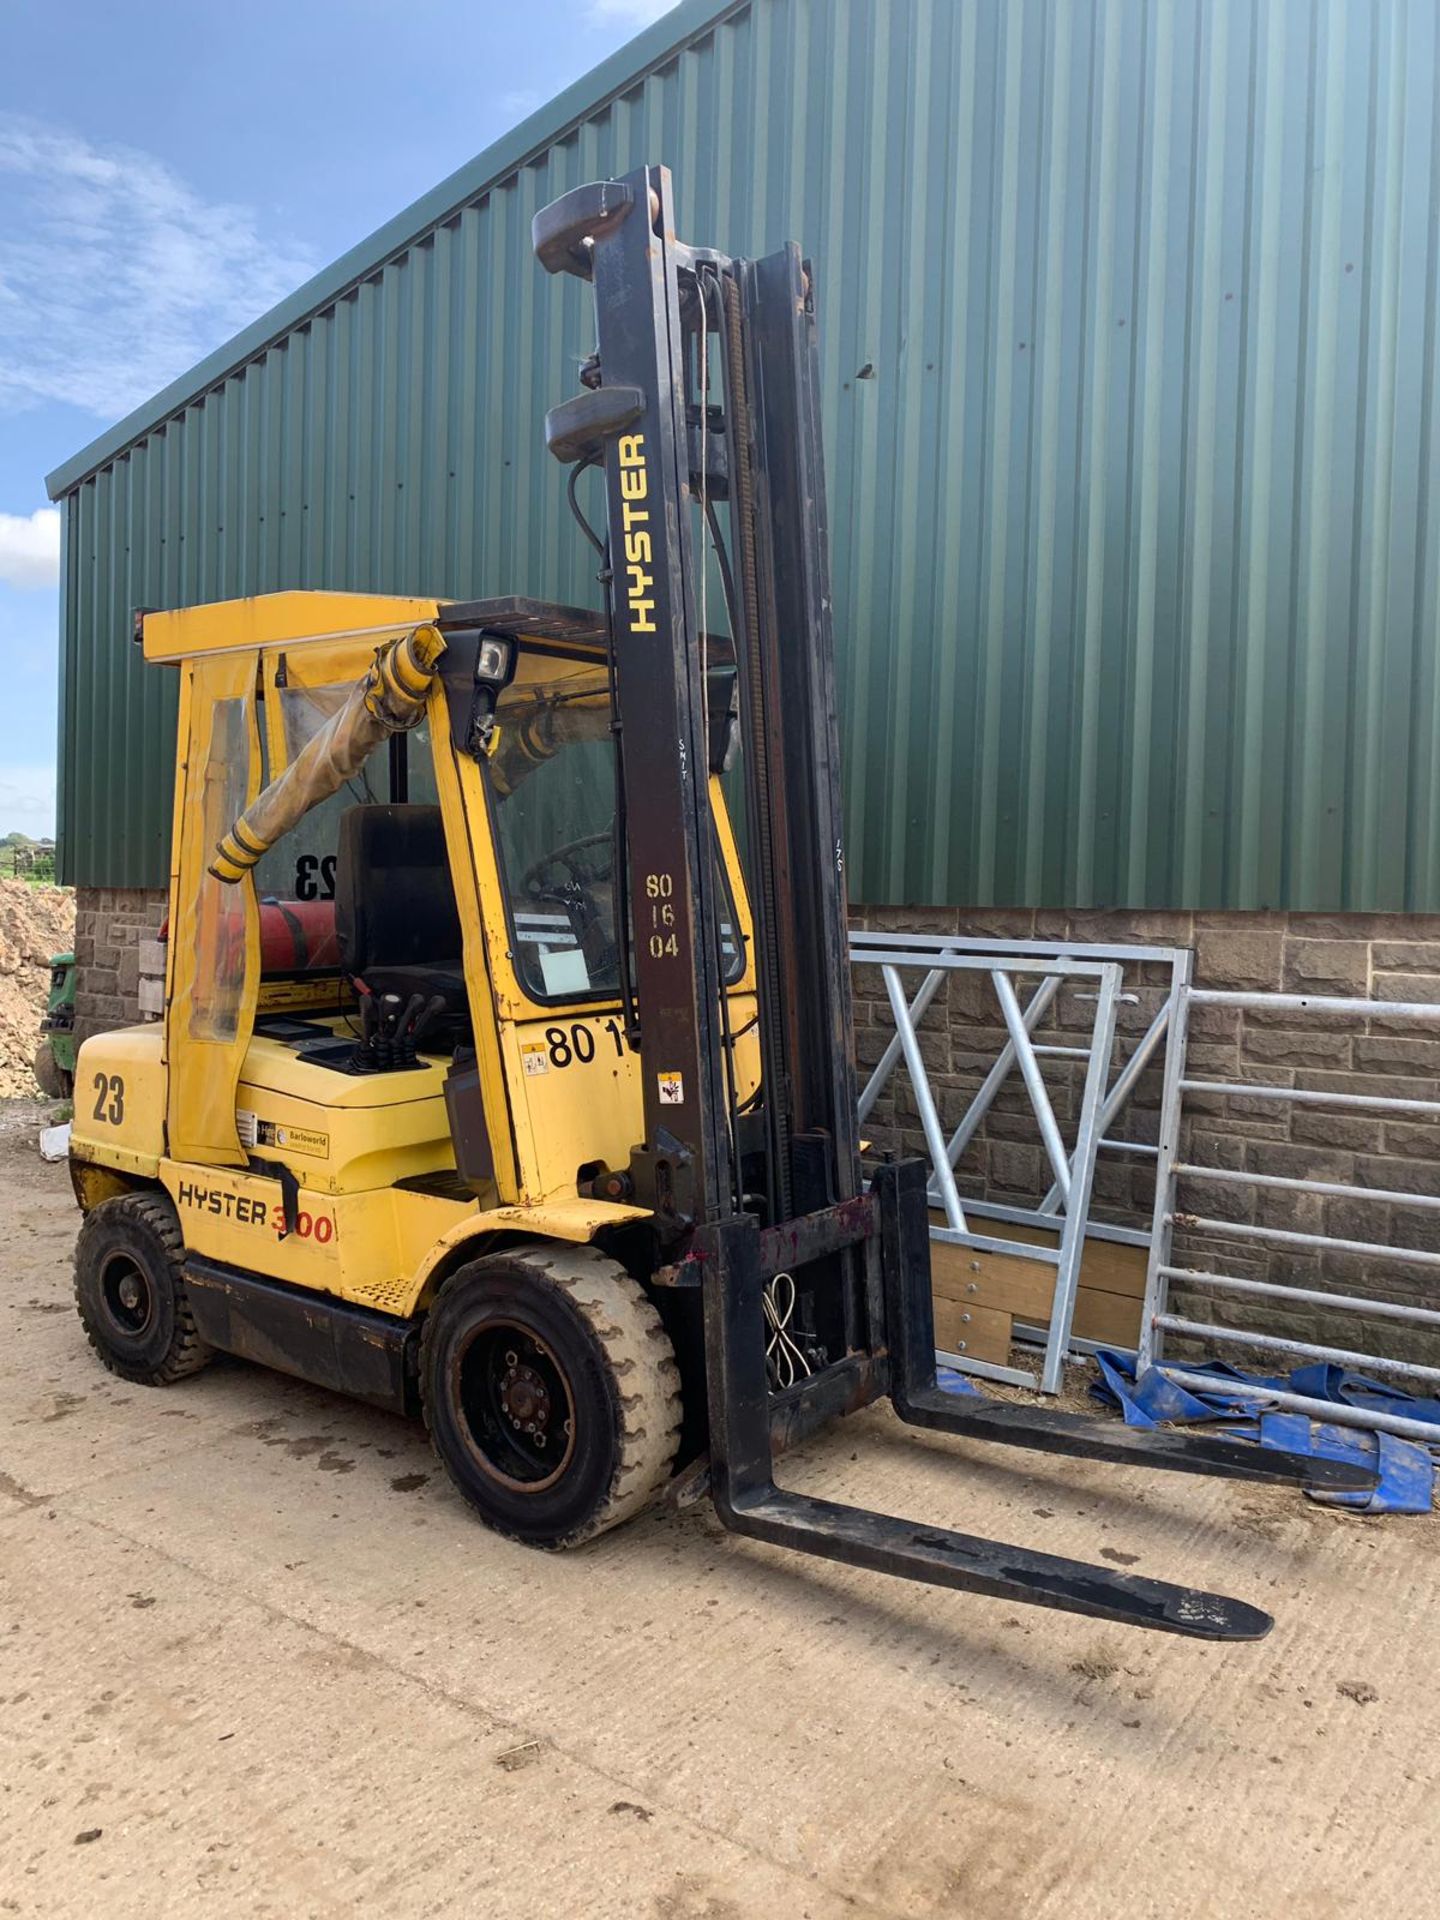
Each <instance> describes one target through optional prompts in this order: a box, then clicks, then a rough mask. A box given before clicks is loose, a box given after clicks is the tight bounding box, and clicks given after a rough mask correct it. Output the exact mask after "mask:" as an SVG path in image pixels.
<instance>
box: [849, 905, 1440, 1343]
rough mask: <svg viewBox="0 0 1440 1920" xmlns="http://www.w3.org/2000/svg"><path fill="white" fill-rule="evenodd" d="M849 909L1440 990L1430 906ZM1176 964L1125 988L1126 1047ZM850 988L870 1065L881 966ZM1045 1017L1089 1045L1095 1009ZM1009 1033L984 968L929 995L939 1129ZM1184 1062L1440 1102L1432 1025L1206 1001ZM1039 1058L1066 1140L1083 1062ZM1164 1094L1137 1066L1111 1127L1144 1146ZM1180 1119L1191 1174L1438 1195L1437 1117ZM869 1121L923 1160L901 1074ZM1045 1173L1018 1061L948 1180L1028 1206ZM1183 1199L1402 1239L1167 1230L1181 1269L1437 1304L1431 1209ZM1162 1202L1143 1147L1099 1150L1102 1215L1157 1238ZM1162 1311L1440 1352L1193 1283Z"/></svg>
mask: <svg viewBox="0 0 1440 1920" xmlns="http://www.w3.org/2000/svg"><path fill="white" fill-rule="evenodd" d="M853 919H854V921H855V924H856V925H857V926H863V927H868V928H870V929H872V930H875V931H879V932H924V933H941V932H943V933H957V932H958V933H965V934H971V935H975V936H980V937H989V938H1000V939H1031V938H1035V939H1044V940H1062V939H1064V940H1072V939H1073V940H1085V941H1110V942H1113V943H1117V944H1127V945H1131V944H1142V943H1154V944H1157V945H1160V944H1163V945H1169V946H1186V947H1190V948H1192V949H1193V951H1194V954H1195V981H1196V984H1197V985H1200V986H1210V987H1217V988H1221V987H1226V988H1242V989H1253V990H1273V991H1284V992H1309V993H1317V994H1340V995H1363V994H1372V995H1374V996H1376V997H1379V998H1386V999H1395V1000H1409V1001H1426V1002H1431V1001H1440V915H1430V916H1419V915H1413V916H1411V915H1395V914H1284V913H1098V912H1047V911H1043V910H1041V911H1035V912H1031V911H1027V910H1014V911H1007V910H994V911H988V912H966V911H959V912H957V911H954V910H949V909H935V910H932V909H911V910H900V909H890V908H883V909H875V910H871V911H866V910H865V909H863V908H861V909H857V910H856V911H855V913H854V915H853ZM1166 977H1167V975H1166V974H1165V973H1164V971H1163V970H1152V969H1149V968H1144V969H1141V971H1140V974H1139V976H1138V978H1127V983H1126V984H1127V988H1134V989H1135V990H1136V991H1137V995H1138V998H1137V1002H1136V1003H1131V1004H1126V1005H1124V1006H1122V1008H1121V1010H1120V1041H1119V1045H1120V1049H1121V1052H1122V1054H1124V1053H1128V1051H1129V1050H1130V1048H1131V1047H1132V1046H1133V1045H1134V1043H1135V1041H1136V1040H1137V1039H1138V1037H1139V1035H1140V1034H1141V1033H1143V1032H1144V1030H1145V1028H1146V1027H1147V1026H1148V1024H1149V1021H1150V1019H1151V1017H1152V1015H1153V1013H1154V1011H1155V1008H1156V1007H1157V1006H1158V1004H1159V1002H1160V999H1161V997H1162V993H1163V985H1164V980H1165V978H1166ZM914 984H916V985H918V976H916V977H915V979H914ZM855 987H856V1000H857V1003H856V1028H857V1054H858V1059H859V1062H860V1068H861V1073H862V1076H863V1074H864V1073H865V1072H866V1071H868V1069H869V1068H870V1067H872V1066H873V1065H874V1064H875V1062H876V1061H877V1060H878V1058H879V1056H880V1053H881V1051H882V1050H883V1048H884V1046H885V1044H886V1041H887V1040H888V1039H889V1037H890V1035H891V1033H892V1032H893V1025H892V1023H891V1019H890V1010H889V1005H888V1002H887V1001H886V997H885V992H884V986H883V983H882V982H881V980H880V977H879V974H878V971H877V970H876V969H874V968H857V969H856V975H855ZM912 991H913V987H912ZM1052 1012H1053V1018H1052V1016H1051V1015H1049V1014H1047V1016H1046V1017H1045V1019H1044V1020H1043V1021H1042V1022H1041V1026H1040V1028H1039V1029H1038V1030H1037V1034H1036V1038H1037V1040H1039V1041H1040V1042H1042V1043H1044V1044H1052V1045H1054V1044H1059V1045H1066V1044H1069V1045H1074V1044H1077V1043H1081V1044H1083V1042H1084V1040H1085V1037H1086V1034H1087V1033H1088V1030H1089V1028H1090V1027H1091V1026H1092V1025H1093V1020H1094V1006H1093V1002H1086V1001H1084V1000H1082V999H1081V998H1080V997H1079V996H1078V991H1077V990H1076V989H1071V988H1068V987H1067V988H1065V989H1062V991H1061V993H1060V994H1059V995H1058V996H1057V999H1056V1001H1055V1004H1054V1008H1053V1010H1052ZM1005 1038H1006V1035H1005V1030H1004V1027H1003V1024H1002V1022H1001V1018H1000V1013H999V1008H998V1006H997V1004H996V1001H995V995H994V990H993V988H992V987H991V986H990V983H989V980H988V977H987V976H985V975H984V974H971V975H968V976H963V975H961V976H953V977H952V978H951V980H950V982H949V983H948V992H942V993H941V994H940V995H938V996H937V998H936V1000H935V1002H934V1003H933V1004H932V1007H931V1009H930V1011H929V1013H928V1014H927V1016H926V1018H925V1020H924V1022H923V1023H922V1025H921V1027H920V1040H921V1047H922V1051H923V1053H924V1057H925V1062H926V1067H927V1070H928V1073H929V1076H930V1083H931V1086H932V1088H933V1090H934V1092H935V1094H936V1098H937V1102H938V1104H939V1107H940V1112H941V1121H942V1124H943V1125H944V1126H945V1127H946V1129H947V1131H948V1130H949V1129H951V1128H953V1127H954V1126H955V1125H956V1124H958V1122H959V1120H960V1117H961V1115H962V1114H963V1113H964V1111H965V1109H966V1107H967V1106H968V1104H969V1101H970V1098H971V1096H972V1095H973V1093H974V1092H975V1089H976V1088H977V1087H978V1085H979V1083H980V1081H981V1079H982V1078H983V1076H984V1074H985V1073H986V1072H987V1071H988V1070H989V1068H990V1066H991V1065H992V1064H993V1063H994V1060H995V1056H996V1054H997V1053H998V1052H999V1050H1000V1049H1001V1047H1003V1045H1004V1043H1005ZM1188 1059H1189V1067H1190V1071H1191V1074H1192V1076H1193V1077H1195V1078H1197V1079H1199V1078H1206V1079H1216V1080H1228V1081H1232V1082H1243V1081H1247V1080H1253V1081H1256V1082H1261V1083H1267V1082H1268V1083H1269V1084H1272V1085H1284V1086H1294V1087H1298V1088H1309V1089H1315V1090H1321V1089H1323V1090H1327V1091H1330V1092H1336V1093H1365V1094H1383V1095H1387V1096H1390V1097H1397V1098H1403V1099H1412V1098H1418V1099H1437V1098H1440V1021H1437V1022H1436V1023H1435V1025H1434V1026H1433V1027H1430V1026H1421V1025H1418V1024H1416V1023H1414V1022H1409V1023H1402V1022H1397V1021H1386V1020H1381V1019H1375V1020H1370V1021H1354V1020H1349V1019H1336V1018H1331V1019H1326V1020H1324V1021H1323V1022H1322V1021H1321V1020H1319V1019H1317V1018H1313V1017H1306V1016H1305V1015H1302V1014H1295V1013H1285V1012H1244V1013H1242V1012H1240V1011H1239V1010H1237V1009H1233V1008H1219V1007H1196V1008H1195V1009H1194V1010H1193V1013H1192V1019H1191V1031H1190V1046H1189V1054H1188ZM1042 1067H1043V1071H1044V1075H1045V1079H1046V1083H1047V1086H1049V1087H1050V1089H1051V1091H1052V1095H1053V1098H1054V1103H1055V1107H1056V1112H1057V1114H1058V1116H1059V1118H1060V1121H1061V1125H1062V1129H1063V1130H1064V1131H1065V1132H1066V1134H1067V1137H1069V1138H1073V1126H1074V1121H1075V1118H1076V1115H1077V1113H1078V1109H1079V1099H1080V1090H1081V1082H1082V1079H1083V1073H1084V1064H1083V1062H1080V1061H1074V1060H1066V1059H1055V1058H1053V1057H1051V1058H1044V1057H1043V1056H1042ZM1160 1095H1161V1070H1160V1065H1159V1063H1158V1061H1157V1064H1156V1065H1155V1066H1154V1067H1153V1068H1152V1069H1150V1070H1147V1072H1146V1073H1145V1074H1144V1075H1142V1077H1141V1079H1140V1082H1139V1084H1138V1086H1137V1088H1136V1093H1135V1097H1134V1100H1133V1102H1132V1104H1131V1107H1130V1110H1129V1113H1128V1115H1127V1116H1126V1118H1125V1121H1124V1124H1123V1125H1122V1126H1121V1127H1120V1128H1119V1129H1118V1131H1120V1132H1121V1133H1123V1134H1124V1135H1125V1137H1127V1138H1129V1139H1132V1140H1137V1141H1141V1142H1145V1143H1148V1144H1152V1145H1153V1144H1154V1142H1155V1141H1156V1139H1157V1138H1158V1132H1159V1118H1160ZM1185 1113H1186V1116H1187V1119H1186V1124H1185V1130H1184V1134H1183V1136H1182V1153H1183V1156H1184V1158H1185V1159H1186V1160H1187V1161H1190V1162H1192V1163H1194V1164H1196V1165H1199V1166H1213V1167H1223V1168H1244V1169H1247V1170H1249V1171H1252V1172H1263V1173H1269V1174H1278V1175H1281V1176H1283V1177H1287V1178H1291V1179H1303V1180H1322V1181H1326V1182H1331V1183H1336V1184H1344V1185H1353V1186H1360V1187H1367V1188H1369V1187H1373V1188H1376V1189H1377V1190H1380V1191H1382V1192H1385V1193H1387V1194H1396V1195H1403V1194H1406V1193H1416V1194H1425V1195H1440V1121H1430V1120H1425V1119H1423V1117H1422V1118H1421V1119H1418V1120H1417V1119H1416V1118H1408V1119H1407V1118H1405V1117H1403V1116H1401V1117H1395V1118H1392V1117H1389V1116H1385V1115H1380V1114H1374V1113H1366V1112H1363V1111H1349V1112H1346V1111H1344V1110H1343V1109H1342V1110H1326V1109H1322V1108H1317V1107H1307V1106H1290V1105H1286V1104H1280V1103H1276V1102H1273V1101H1263V1100H1257V1099H1248V1100H1247V1099H1245V1098H1243V1097H1238V1096H1226V1095H1212V1094H1194V1095H1187V1096H1186V1102H1185ZM866 1131H867V1133H868V1134H869V1135H871V1136H872V1137H873V1138H874V1139H875V1140H876V1141H877V1142H880V1143H882V1144H889V1145H893V1146H896V1147H898V1148H900V1149H902V1150H904V1151H906V1152H919V1153H923V1152H924V1150H925V1148H924V1138H923V1135H922V1133H921V1131H920V1124H919V1117H918V1114H917V1112H916V1109H915V1103H914V1099H913V1096H912V1094H911V1092H910V1089H909V1084H908V1081H907V1080H906V1078H905V1076H904V1072H903V1069H900V1070H898V1071H897V1073H896V1075H895V1077H894V1078H893V1079H892V1081H891V1084H890V1090H889V1092H888V1094H887V1095H886V1096H885V1097H884V1098H883V1100H882V1101H881V1103H880V1105H879V1106H878V1107H877V1109H876V1111H875V1113H874V1115H873V1116H872V1117H871V1119H870V1120H869V1121H868V1122H867V1127H866ZM1049 1184H1050V1171H1049V1167H1048V1163H1047V1162H1046V1160H1045V1156H1044V1152H1043V1149H1042V1148H1041V1146H1040V1144H1039V1136H1038V1133H1037V1130H1036V1126H1035V1121H1034V1117H1033V1113H1032V1110H1031V1108H1030V1104H1029V1101H1028V1099H1027V1098H1026V1095H1025V1092H1024V1089H1023V1087H1022V1086H1021V1084H1020V1080H1019V1076H1018V1074H1017V1075H1014V1076H1012V1078H1011V1080H1010V1082H1009V1083H1008V1084H1007V1086H1006V1087H1005V1088H1004V1089H1003V1091H1002V1092H1001V1094H1000V1096H999V1098H998V1099H997V1101H996V1104H995V1107H994V1108H993V1110H992V1112H991V1115H990V1118H989V1120H988V1122H987V1123H986V1125H985V1126H984V1127H983V1129H982V1131H981V1133H980V1134H979V1135H978V1136H977V1138H976V1140H975V1141H974V1142H973V1143H972V1145H971V1147H970V1149H969V1150H968V1152H967V1153H966V1155H965V1157H964V1158H963V1159H962V1161H961V1163H960V1167H959V1169H958V1174H957V1185H958V1187H959V1189H960V1193H961V1195H962V1197H966V1196H968V1197H970V1198H972V1199H983V1200H991V1201H997V1202H1002V1203H1005V1204H1008V1205H1012V1206H1025V1205H1031V1206H1033V1205H1034V1204H1036V1203H1037V1202H1038V1201H1039V1199H1040V1198H1041V1196H1042V1195H1043V1194H1044V1192H1045V1191H1046V1189H1047V1188H1048V1186H1049ZM1180 1198H1181V1205H1182V1207H1183V1208H1185V1209H1186V1210H1187V1211H1189V1212H1191V1213H1193V1214H1196V1215H1201V1216H1203V1217H1207V1218H1211V1219H1225V1220H1233V1221H1239V1222H1242V1223H1248V1224H1253V1225H1257V1226H1267V1227H1277V1228H1281V1229H1284V1230H1291V1231H1294V1230H1298V1231H1301V1232H1307V1233H1318V1232H1325V1233H1328V1234H1330V1235H1333V1236H1336V1237H1339V1238H1342V1239H1349V1240H1366V1241H1374V1242H1378V1243H1380V1244H1383V1245H1385V1246H1386V1247H1387V1248H1389V1249H1391V1250H1392V1251H1391V1252H1390V1253H1389V1254H1388V1255H1387V1257H1386V1258H1384V1259H1377V1258H1376V1257H1374V1256H1370V1255H1355V1254H1346V1253H1338V1252H1330V1251H1325V1252H1320V1251H1317V1250H1312V1249H1303V1248H1286V1247H1284V1246H1266V1245H1262V1244H1261V1243H1259V1242H1255V1241H1241V1240H1237V1239H1233V1238H1221V1237H1220V1236H1218V1235H1216V1236H1209V1237H1207V1236H1204V1235H1202V1234H1198V1233H1195V1232H1182V1233H1177V1236H1176V1242H1175V1249H1176V1256H1177V1264H1180V1265H1188V1266H1193V1267H1196V1268H1198V1269H1201V1270H1209V1271H1223V1272H1227V1273H1233V1274H1237V1275H1239V1276H1241V1277H1244V1278H1251V1279H1264V1280H1273V1281H1280V1282H1285V1283H1289V1284H1291V1285H1294V1286H1301V1287H1307V1288H1316V1289H1321V1290H1327V1291H1332V1292H1346V1293H1353V1294H1358V1295H1362V1296H1364V1297H1366V1298H1377V1299H1378V1298H1385V1299H1391V1300H1401V1301H1407V1302H1412V1303H1415V1304H1420V1305H1425V1306H1430V1307H1435V1308H1440V1270H1437V1269H1436V1268H1434V1267H1425V1266H1417V1265H1415V1264H1414V1263H1409V1262H1407V1261H1406V1260H1405V1257H1404V1256H1405V1252H1406V1250H1414V1249H1421V1250H1427V1251H1434V1250H1437V1249H1440V1213H1437V1212H1435V1211H1433V1210H1430V1209H1426V1208H1423V1207H1418V1206H1414V1205H1408V1206H1407V1205H1406V1204H1405V1203H1404V1201H1403V1200H1401V1199H1398V1198H1397V1199H1385V1200H1378V1201H1370V1200H1364V1201H1359V1200H1353V1199H1346V1198H1339V1197H1326V1196H1323V1195H1318V1194H1314V1193H1298V1192H1292V1191H1288V1190H1285V1189H1269V1190H1265V1189H1256V1188H1251V1187H1246V1186H1240V1185H1234V1184H1231V1183H1229V1182H1222V1181H1218V1180H1217V1181H1205V1180H1202V1179H1198V1178H1192V1179H1190V1180H1188V1181H1187V1182H1186V1183H1185V1184H1184V1186H1183V1187H1182V1190H1181V1196H1180ZM1153 1200H1154V1163H1153V1160H1151V1159H1147V1158H1139V1157H1133V1158H1127V1157H1121V1156H1118V1155H1114V1154H1108V1153H1102V1155H1101V1156H1100V1160H1099V1162H1098V1164H1097V1169H1096V1180H1095V1195H1094V1202H1093V1206H1092V1212H1093V1214H1094V1215H1095V1216H1096V1217H1098V1218H1101V1219H1105V1220H1111V1221H1115V1222H1118V1223H1121V1224H1125V1225H1131V1226H1135V1225H1139V1226H1144V1227H1145V1228H1147V1229H1148V1227H1149V1224H1150V1210H1151V1207H1152V1205H1153ZM1172 1305H1173V1307H1174V1308H1175V1310H1176V1311H1178V1312H1182V1313H1185V1314H1187V1315H1188V1316H1189V1317H1191V1318H1193V1319H1196V1320H1203V1321H1206V1322H1213V1321H1216V1320H1220V1321H1222V1322H1223V1323H1224V1324H1226V1325H1230V1326H1235V1327H1247V1328H1253V1329H1255V1330H1263V1331H1267V1332H1278V1333H1284V1334H1287V1335H1291V1336H1294V1337H1298V1338H1302V1339H1307V1340H1312V1341H1316V1342H1320V1343H1323V1344H1327V1345H1332V1346H1339V1347H1349V1348H1358V1349H1362V1350H1366V1351H1370V1352H1375V1353H1388V1354H1393V1355H1395V1356H1397V1357H1403V1358H1409V1359H1420V1360H1424V1361H1428V1362H1429V1363H1430V1364H1437V1363H1440V1338H1437V1337H1436V1336H1435V1335H1434V1334H1433V1333H1429V1332H1425V1331H1422V1330H1419V1329H1415V1328H1407V1327H1405V1326H1404V1325H1403V1324H1401V1323H1399V1322H1396V1321H1392V1320H1388V1319H1383V1318H1381V1317H1379V1316H1376V1317H1374V1318H1373V1319H1371V1318H1367V1317H1366V1316H1364V1315H1356V1314H1348V1313H1347V1314H1337V1313H1335V1312H1333V1311H1327V1310H1325V1309H1317V1308H1314V1307H1311V1306H1308V1305H1306V1304H1304V1303H1301V1302H1296V1303H1294V1304H1293V1305H1292V1304H1290V1303H1285V1302H1276V1301H1273V1300H1269V1299H1264V1300H1256V1299H1254V1298H1253V1297H1252V1298H1251V1299H1248V1300H1240V1299H1237V1298H1235V1297H1234V1296H1230V1297H1228V1298H1224V1299H1221V1298H1217V1297H1216V1296H1213V1295H1211V1294H1209V1293H1208V1292H1207V1291H1206V1290H1204V1289H1198V1288H1197V1289H1192V1290H1190V1291H1189V1293H1188V1294H1187V1293H1186V1292H1185V1291H1184V1290H1183V1289H1179V1288H1177V1289H1176V1290H1175V1292H1174V1294H1173V1295H1172ZM1174 1350H1175V1351H1180V1350H1181V1349H1180V1348H1179V1347H1178V1346H1177V1347H1175V1348H1174ZM1237 1357H1238V1356H1237Z"/></svg>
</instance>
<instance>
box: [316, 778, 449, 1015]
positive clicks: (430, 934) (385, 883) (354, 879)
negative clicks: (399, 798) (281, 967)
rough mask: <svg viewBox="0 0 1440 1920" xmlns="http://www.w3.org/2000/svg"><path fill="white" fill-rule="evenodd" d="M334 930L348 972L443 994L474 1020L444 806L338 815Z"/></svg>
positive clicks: (371, 982) (388, 987) (402, 988)
mask: <svg viewBox="0 0 1440 1920" xmlns="http://www.w3.org/2000/svg"><path fill="white" fill-rule="evenodd" d="M335 932H336V936H337V938H338V941H339V945H340V959H341V963H342V965H343V966H344V968H345V971H346V972H347V973H349V974H351V975H358V976H359V977H360V978H361V979H363V980H364V982H365V984H366V985H367V986H368V987H369V988H370V989H371V991H372V992H374V993H398V994H401V995H402V996H403V997H404V998H406V999H408V998H409V997H410V995H411V994H412V993H423V994H424V995H425V997H426V998H427V999H429V998H430V997H431V996H432V995H434V994H437V993H438V994H441V995H442V996H443V997H444V1000H445V1004H446V1012H447V1013H448V1014H450V1015H452V1016H454V1017H455V1018H457V1019H459V1018H468V1007H467V1002H466V995H465V971H464V966H463V964H462V961H461V951H462V946H463V942H462V939H461V934H460V914H459V911H458V909H457V908H456V905H455V889H454V887H453V885H452V884H451V879H450V864H449V861H448V860H447V859H446V856H445V829H444V826H443V825H442V823H441V819H440V809H439V807H424V806H366V807H351V808H349V809H348V810H347V811H346V812H345V813H343V814H342V815H341V816H340V842H339V847H338V849H337V859H336V863H335Z"/></svg>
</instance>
